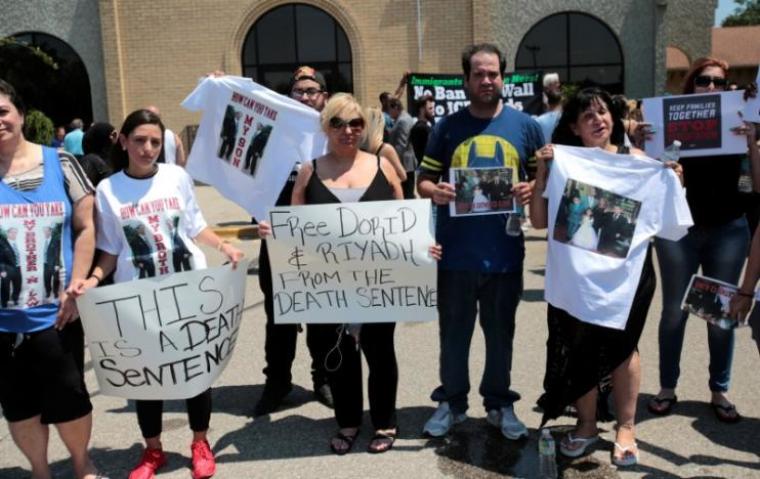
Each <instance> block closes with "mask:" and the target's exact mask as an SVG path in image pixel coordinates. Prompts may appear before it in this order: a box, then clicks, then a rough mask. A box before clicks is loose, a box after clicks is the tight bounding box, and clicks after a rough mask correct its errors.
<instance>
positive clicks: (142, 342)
mask: <svg viewBox="0 0 760 479" xmlns="http://www.w3.org/2000/svg"><path fill="white" fill-rule="evenodd" d="M247 269H248V268H247V264H244V263H240V264H238V267H237V268H236V269H234V270H233V269H232V268H231V267H230V266H220V267H217V268H209V269H204V270H196V271H187V272H182V273H175V274H171V275H165V276H159V277H154V278H146V279H141V280H137V281H130V282H128V283H119V284H114V285H110V286H104V287H100V288H95V289H91V290H89V291H87V293H85V294H84V295H83V296H82V297H80V298H78V299H77V306H78V308H79V313H80V315H81V318H82V325H83V326H84V330H85V333H86V341H87V346H88V347H89V349H90V355H91V356H92V363H93V368H94V369H95V376H96V377H97V380H98V385H99V386H100V390H101V392H102V393H103V394H106V395H109V396H117V397H123V398H127V399H144V400H150V399H186V398H191V397H194V396H197V395H198V394H200V393H202V392H203V391H205V390H206V389H208V388H209V387H211V385H212V383H213V382H214V381H215V380H216V378H217V377H219V375H220V374H221V373H222V371H223V370H224V368H225V367H226V366H227V363H228V362H229V360H230V357H231V356H232V353H233V351H234V349H235V341H236V340H237V335H238V331H239V330H240V321H241V319H242V316H243V303H244V300H245V280H246V274H247Z"/></svg>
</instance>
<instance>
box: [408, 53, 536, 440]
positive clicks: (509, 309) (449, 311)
mask: <svg viewBox="0 0 760 479" xmlns="http://www.w3.org/2000/svg"><path fill="white" fill-rule="evenodd" d="M462 67H463V69H464V87H465V89H466V91H467V93H468V96H469V100H470V105H469V106H468V107H467V108H466V109H462V110H459V111H458V112H456V113H454V114H452V115H450V116H448V117H446V118H444V119H443V120H441V121H440V122H438V123H437V124H436V126H435V128H434V129H433V132H432V134H431V136H430V139H429V140H428V146H427V149H426V150H425V156H424V158H423V160H422V163H421V165H420V169H419V180H418V184H417V189H418V191H419V193H420V195H421V196H422V197H424V198H431V199H432V200H433V202H434V203H435V204H436V205H438V211H437V217H436V239H437V240H438V242H439V243H440V244H441V245H442V247H443V257H442V259H441V261H440V262H439V265H438V270H439V271H438V313H439V316H440V323H439V324H440V342H441V354H440V361H441V364H440V376H441V385H440V386H439V387H438V388H437V389H436V390H435V391H433V394H432V399H433V400H434V401H438V402H439V403H440V405H439V406H438V409H437V410H436V412H435V413H434V414H433V416H432V417H431V418H430V419H429V420H428V422H427V423H426V424H425V428H424V432H425V433H426V434H428V435H431V436H436V437H437V436H443V435H445V434H446V433H447V432H448V431H449V429H450V428H451V426H452V425H454V424H456V423H458V422H461V421H463V420H464V419H466V417H467V416H466V415H465V412H466V411H467V393H468V392H469V390H470V381H469V372H468V369H467V363H468V357H469V352H470V351H469V349H470V341H471V339H472V333H473V329H474V327H475V317H476V315H477V312H478V310H479V311H480V324H481V327H482V328H483V333H484V335H485V338H486V364H485V371H484V373H483V379H482V381H481V383H480V394H481V395H482V396H483V404H484V406H485V408H486V411H488V421H489V422H490V423H491V424H493V425H494V426H497V427H500V428H501V432H502V434H503V435H504V436H505V437H507V438H509V439H518V438H520V437H523V436H527V433H528V432H527V429H526V428H525V425H524V424H523V423H522V422H520V420H519V419H517V417H516V416H515V413H514V409H513V407H512V403H514V402H515V401H516V400H517V399H519V395H518V394H517V393H516V392H514V391H511V390H510V388H509V386H510V369H511V364H512V340H513V337H514V331H515V312H516V310H517V303H518V302H519V299H520V294H521V293H522V265H523V258H524V256H525V245H524V238H523V236H522V234H521V233H519V234H518V236H510V235H507V233H506V223H507V215H506V214H503V213H502V214H478V215H466V214H465V215H463V216H458V215H457V216H454V217H452V216H451V215H450V214H449V204H450V202H451V201H453V200H454V199H455V197H456V194H455V187H454V183H455V182H456V179H454V180H450V170H451V169H453V168H458V169H464V170H463V173H462V172H461V171H460V173H461V176H460V178H466V179H467V180H468V181H469V180H470V179H472V178H473V177H475V178H478V179H479V181H481V183H485V182H486V179H487V178H488V177H489V176H490V175H493V173H492V172H494V171H498V172H499V174H501V175H505V174H506V175H509V174H511V176H512V184H513V186H512V194H513V196H514V198H515V201H516V202H518V203H521V204H526V203H528V201H529V200H530V197H531V194H532V189H531V186H530V184H529V183H527V178H526V177H525V166H526V164H527V161H528V158H530V157H531V156H533V154H534V153H535V151H536V150H537V149H538V148H540V147H541V146H543V144H544V141H543V135H542V133H541V128H540V127H539V126H538V124H537V123H536V122H535V121H534V120H533V119H531V118H530V117H529V116H528V115H525V114H523V113H521V112H518V111H516V110H514V109H512V108H507V107H504V106H503V103H502V100H501V91H502V87H503V83H504V82H503V78H502V77H503V73H504V70H505V67H506V61H505V59H504V56H503V55H502V53H501V52H500V51H499V49H498V48H497V47H495V46H494V45H491V44H481V45H473V46H471V47H469V48H467V49H466V50H465V51H464V53H463V55H462ZM481 168H489V169H490V170H487V169H481ZM493 168H500V170H493ZM479 169H480V170H479ZM462 185H465V182H464V181H463V182H462ZM480 186H482V185H480ZM462 188H465V186H462ZM478 189H479V190H480V191H483V190H485V191H486V192H487V191H488V189H487V188H484V187H482V188H481V187H479V188H478ZM481 194H483V193H481ZM489 202H490V203H493V201H492V200H490V199H489V201H486V203H489ZM473 205H475V203H474V202H473ZM456 211H457V212H458V213H460V212H461V211H460V210H459V205H457V208H456ZM471 211H475V209H474V208H473V209H472V210H471ZM478 212H479V213H482V210H480V208H479V209H478ZM465 213H466V211H465Z"/></svg>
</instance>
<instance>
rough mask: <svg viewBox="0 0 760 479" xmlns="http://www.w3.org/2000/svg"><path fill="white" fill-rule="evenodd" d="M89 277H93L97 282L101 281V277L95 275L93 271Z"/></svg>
mask: <svg viewBox="0 0 760 479" xmlns="http://www.w3.org/2000/svg"><path fill="white" fill-rule="evenodd" d="M90 278H95V280H96V281H97V282H98V284H100V282H101V281H103V278H101V277H100V276H98V275H97V274H95V273H92V274H91V275H90Z"/></svg>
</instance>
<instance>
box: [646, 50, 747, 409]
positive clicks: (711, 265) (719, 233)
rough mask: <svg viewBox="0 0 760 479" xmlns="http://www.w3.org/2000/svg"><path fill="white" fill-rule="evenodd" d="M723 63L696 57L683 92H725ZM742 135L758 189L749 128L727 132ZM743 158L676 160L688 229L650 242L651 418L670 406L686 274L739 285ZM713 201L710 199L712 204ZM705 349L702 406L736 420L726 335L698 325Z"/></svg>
mask: <svg viewBox="0 0 760 479" xmlns="http://www.w3.org/2000/svg"><path fill="white" fill-rule="evenodd" d="M727 73H728V65H727V64H726V62H724V61H722V60H717V59H714V58H700V59H698V60H697V61H695V62H694V64H693V65H692V67H691V70H690V71H689V73H688V74H687V75H686V78H685V79H684V85H683V93H684V94H699V93H713V92H720V91H723V90H725V88H726V84H727V80H726V75H727ZM734 133H736V134H739V135H746V137H747V147H748V156H749V159H750V169H751V174H752V182H753V185H754V189H755V190H758V188H760V178H759V176H760V151H758V147H757V144H756V142H755V141H756V135H755V128H754V126H752V125H751V124H748V123H745V124H744V126H742V127H738V128H735V129H734ZM743 157H744V155H724V156H720V157H715V156H708V157H689V158H682V159H681V160H680V163H681V164H682V165H683V170H684V182H685V185H686V198H687V200H688V202H689V209H690V210H691V215H692V217H693V218H694V226H693V227H692V228H691V229H690V230H689V234H688V235H687V236H685V237H684V238H682V239H681V240H680V241H668V240H664V239H660V238H658V239H657V241H656V243H655V247H656V248H657V260H658V261H659V264H660V271H661V274H662V303H663V305H662V317H661V319H660V327H659V344H660V391H659V392H658V393H657V395H656V396H655V397H654V398H652V400H651V401H650V402H649V404H648V408H649V410H650V411H651V412H652V413H654V414H658V415H666V414H669V413H670V411H671V410H672V409H673V406H674V405H675V404H676V402H677V401H678V398H677V396H676V393H675V391H676V386H677V383H678V377H679V375H680V372H681V371H680V360H681V349H682V347H683V339H684V330H685V328H686V319H687V318H688V313H687V312H685V311H683V310H682V309H681V299H682V298H683V295H684V292H685V291H686V288H687V286H688V284H689V280H690V279H691V276H692V275H693V274H694V273H696V272H697V270H698V269H699V268H700V266H701V268H702V274H704V275H705V276H709V277H711V278H715V279H719V280H721V281H725V282H727V283H730V284H736V283H737V281H738V280H739V274H740V273H741V270H742V267H743V265H744V259H745V258H746V256H747V249H748V246H749V229H748V226H747V220H746V218H745V217H744V214H743V212H742V203H741V198H740V194H739V188H738V183H739V176H740V174H741V163H742V158H743ZM716 199H717V201H716ZM705 324H706V327H707V342H708V344H709V349H710V366H709V372H710V381H709V387H710V391H711V396H712V397H711V401H710V405H711V406H712V409H713V411H714V413H715V416H716V417H717V418H718V419H719V420H720V421H723V422H728V423H732V422H736V421H738V420H739V419H740V415H739V413H738V412H737V411H736V407H735V406H734V405H733V404H732V403H731V402H730V401H729V399H728V397H727V392H728V387H729V382H730V378H731V361H732V358H733V351H734V331H733V330H726V329H721V328H720V327H719V326H716V325H714V324H711V323H709V322H707V323H705Z"/></svg>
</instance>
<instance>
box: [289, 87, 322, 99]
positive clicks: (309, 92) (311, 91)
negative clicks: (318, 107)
mask: <svg viewBox="0 0 760 479" xmlns="http://www.w3.org/2000/svg"><path fill="white" fill-rule="evenodd" d="M322 91H323V90H319V89H317V88H308V89H306V90H301V89H300V88H296V89H294V90H293V91H291V92H290V96H292V97H293V98H301V97H304V96H305V97H310V98H311V97H315V96H317V95H319V94H320V93H322Z"/></svg>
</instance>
